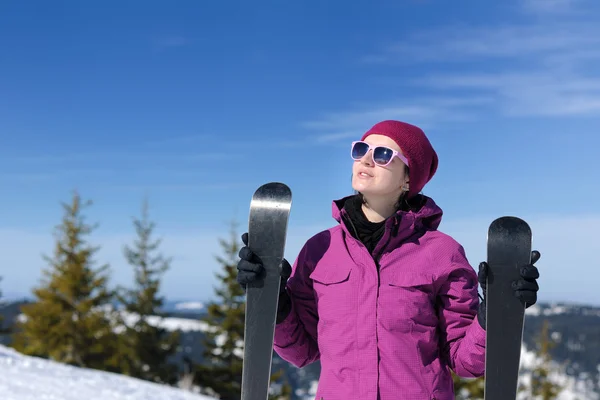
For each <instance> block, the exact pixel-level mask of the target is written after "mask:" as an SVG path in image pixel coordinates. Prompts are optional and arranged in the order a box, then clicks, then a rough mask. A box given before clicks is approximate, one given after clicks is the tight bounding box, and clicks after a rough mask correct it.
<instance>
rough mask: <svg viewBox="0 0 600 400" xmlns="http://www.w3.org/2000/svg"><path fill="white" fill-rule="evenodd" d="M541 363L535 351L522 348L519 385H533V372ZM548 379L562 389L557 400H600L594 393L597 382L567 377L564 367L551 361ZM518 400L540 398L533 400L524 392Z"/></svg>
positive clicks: (582, 377) (599, 396) (583, 377)
mask: <svg viewBox="0 0 600 400" xmlns="http://www.w3.org/2000/svg"><path fill="white" fill-rule="evenodd" d="M540 362H541V359H540V358H539V357H538V356H537V355H536V354H535V353H534V352H533V351H530V350H527V348H525V346H522V347H521V363H520V371H519V384H522V385H523V386H526V387H529V386H530V385H531V371H532V370H533V369H534V368H535V367H536V366H538V365H539V363H540ZM599 368H600V366H599ZM548 379H549V380H550V381H552V382H554V383H557V384H559V385H560V386H561V388H562V390H561V391H560V393H559V394H558V395H557V397H556V398H555V400H600V395H599V394H598V393H595V392H594V386H595V382H593V381H591V379H589V378H588V377H586V376H580V377H573V376H569V375H567V374H566V373H565V372H564V365H559V364H558V363H556V362H554V361H551V365H550V374H549V376H548ZM517 400H538V398H532V397H531V395H529V394H528V393H527V392H524V393H519V394H518V395H517Z"/></svg>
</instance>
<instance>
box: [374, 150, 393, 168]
mask: <svg viewBox="0 0 600 400" xmlns="http://www.w3.org/2000/svg"><path fill="white" fill-rule="evenodd" d="M393 155H394V152H393V150H392V149H388V148H387V147H376V148H375V150H374V151H373V160H374V161H375V163H376V164H379V165H386V164H387V163H389V162H390V160H391V159H392V157H393Z"/></svg>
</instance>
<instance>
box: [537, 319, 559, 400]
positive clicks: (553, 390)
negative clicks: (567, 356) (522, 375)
mask: <svg viewBox="0 0 600 400" xmlns="http://www.w3.org/2000/svg"><path fill="white" fill-rule="evenodd" d="M548 331H549V324H548V321H547V320H545V321H544V322H543V325H542V331H541V332H540V335H539V339H538V349H537V356H538V357H539V362H538V364H537V365H536V367H535V368H534V369H533V371H531V387H530V395H531V399H536V400H553V399H556V398H557V396H558V395H559V393H560V391H561V387H560V385H559V384H558V383H556V382H554V381H553V380H552V378H551V374H552V372H553V370H554V369H555V368H553V366H552V357H551V355H550V350H551V349H552V348H553V347H554V346H555V344H554V343H553V341H552V339H551V338H550V335H549V333H548Z"/></svg>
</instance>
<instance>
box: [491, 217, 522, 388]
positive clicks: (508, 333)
mask: <svg viewBox="0 0 600 400" xmlns="http://www.w3.org/2000/svg"><path fill="white" fill-rule="evenodd" d="M487 258H488V259H487V263H488V264H489V271H488V280H487V296H486V311H487V314H486V320H487V328H486V332H487V338H486V355H485V400H511V399H515V398H516V396H517V381H518V378H519V363H520V358H521V342H522V339H523V324H524V319H525V306H524V305H523V304H522V303H521V301H520V300H519V299H517V298H516V297H515V295H514V294H513V293H514V292H513V289H512V288H511V283H512V281H514V280H518V279H519V278H520V272H519V267H522V266H524V265H526V264H529V263H530V261H531V229H530V228H529V225H527V223H526V222H525V221H523V220H521V219H519V218H516V217H501V218H498V219H496V220H495V221H493V222H492V224H491V225H490V227H489V230H488V238H487Z"/></svg>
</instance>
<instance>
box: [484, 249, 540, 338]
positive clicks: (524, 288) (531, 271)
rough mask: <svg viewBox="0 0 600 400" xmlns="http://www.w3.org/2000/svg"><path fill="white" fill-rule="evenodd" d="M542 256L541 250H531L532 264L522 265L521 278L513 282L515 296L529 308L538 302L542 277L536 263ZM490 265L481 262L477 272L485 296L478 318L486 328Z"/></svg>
mask: <svg viewBox="0 0 600 400" xmlns="http://www.w3.org/2000/svg"><path fill="white" fill-rule="evenodd" d="M540 257H541V254H540V252H539V251H537V250H534V251H532V252H531V264H529V265H525V266H523V267H521V271H520V272H521V279H519V280H516V281H514V282H513V283H512V288H513V290H514V294H515V296H516V297H517V298H518V299H519V300H521V302H522V303H523V304H524V305H525V308H529V307H531V306H532V305H534V304H535V303H536V302H537V292H538V290H539V286H538V283H537V279H538V278H539V277H540V273H539V271H538V269H537V268H536V266H535V265H533V264H535V263H536V262H537V261H538V260H539V259H540ZM488 268H489V265H488V264H487V263H486V262H485V261H483V262H481V263H479V273H478V274H477V280H478V281H479V285H480V286H481V290H482V292H483V298H482V299H481V303H480V304H479V310H478V311H477V320H478V321H479V324H480V325H481V326H482V327H483V329H485V327H486V315H485V312H486V302H485V300H486V294H487V276H488Z"/></svg>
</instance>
